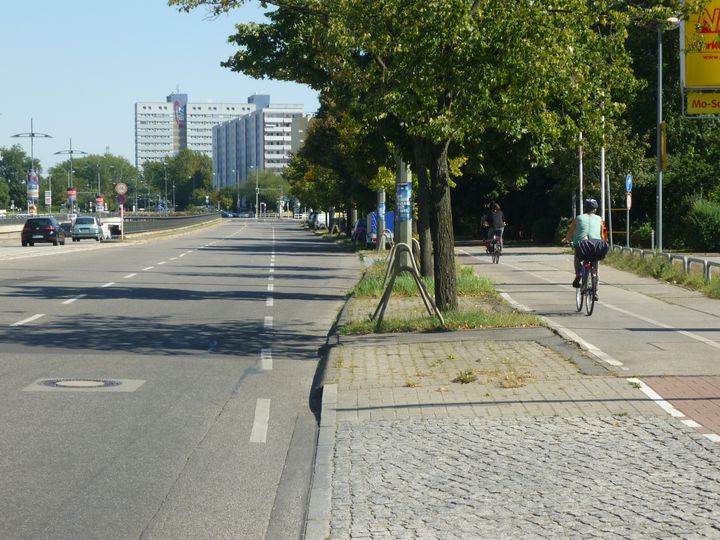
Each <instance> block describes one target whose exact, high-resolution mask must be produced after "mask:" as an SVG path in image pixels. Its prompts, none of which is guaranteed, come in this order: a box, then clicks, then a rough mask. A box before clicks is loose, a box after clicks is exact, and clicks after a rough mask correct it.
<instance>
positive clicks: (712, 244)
mask: <svg viewBox="0 0 720 540" xmlns="http://www.w3.org/2000/svg"><path fill="white" fill-rule="evenodd" d="M687 223H688V232H689V233H690V235H689V237H688V239H687V240H688V244H689V246H690V247H691V248H692V249H695V250H698V251H719V250H720V232H718V231H720V204H719V203H716V202H711V201H707V200H705V199H696V200H695V202H694V203H693V205H692V208H691V209H690V215H689V216H688V220H687Z"/></svg>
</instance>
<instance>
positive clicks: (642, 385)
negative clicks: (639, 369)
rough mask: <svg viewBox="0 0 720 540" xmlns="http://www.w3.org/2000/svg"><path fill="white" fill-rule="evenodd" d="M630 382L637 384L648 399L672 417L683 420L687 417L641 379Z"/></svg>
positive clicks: (629, 380) (630, 380)
mask: <svg viewBox="0 0 720 540" xmlns="http://www.w3.org/2000/svg"><path fill="white" fill-rule="evenodd" d="M628 382H630V383H633V384H637V385H638V386H640V390H642V392H643V394H645V395H646V396H647V397H649V398H650V399H652V400H653V401H654V402H655V403H657V404H658V405H660V407H662V408H663V410H664V411H665V412H666V413H668V414H669V415H670V416H673V417H675V418H683V417H684V416H685V415H684V414H683V413H681V412H680V411H678V410H677V409H676V408H675V407H673V406H672V405H671V404H670V403H668V402H667V401H665V400H664V399H663V397H662V396H661V395H660V394H658V393H657V392H655V390H653V389H652V388H650V387H649V386H648V385H647V384H645V383H644V382H642V381H641V380H640V379H628Z"/></svg>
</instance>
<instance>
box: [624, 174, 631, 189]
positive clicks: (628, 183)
mask: <svg viewBox="0 0 720 540" xmlns="http://www.w3.org/2000/svg"><path fill="white" fill-rule="evenodd" d="M625 191H627V192H628V193H632V175H631V174H628V175H627V176H626V177H625Z"/></svg>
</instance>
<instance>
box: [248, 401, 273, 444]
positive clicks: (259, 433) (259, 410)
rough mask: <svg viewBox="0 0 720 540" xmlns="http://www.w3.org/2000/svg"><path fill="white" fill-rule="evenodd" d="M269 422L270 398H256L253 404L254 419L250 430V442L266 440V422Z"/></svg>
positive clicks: (263, 441)
mask: <svg viewBox="0 0 720 540" xmlns="http://www.w3.org/2000/svg"><path fill="white" fill-rule="evenodd" d="M269 422H270V400H269V399H258V400H257V402H256V404H255V419H254V420H253V427H252V431H251V432H250V442H251V443H265V442H266V441H267V431H268V424H269Z"/></svg>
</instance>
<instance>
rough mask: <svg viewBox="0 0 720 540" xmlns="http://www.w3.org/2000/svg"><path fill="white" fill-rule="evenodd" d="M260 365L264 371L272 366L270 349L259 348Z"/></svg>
mask: <svg viewBox="0 0 720 540" xmlns="http://www.w3.org/2000/svg"><path fill="white" fill-rule="evenodd" d="M260 366H261V367H262V369H263V370H264V371H270V370H272V367H273V360H272V349H261V350H260Z"/></svg>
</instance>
